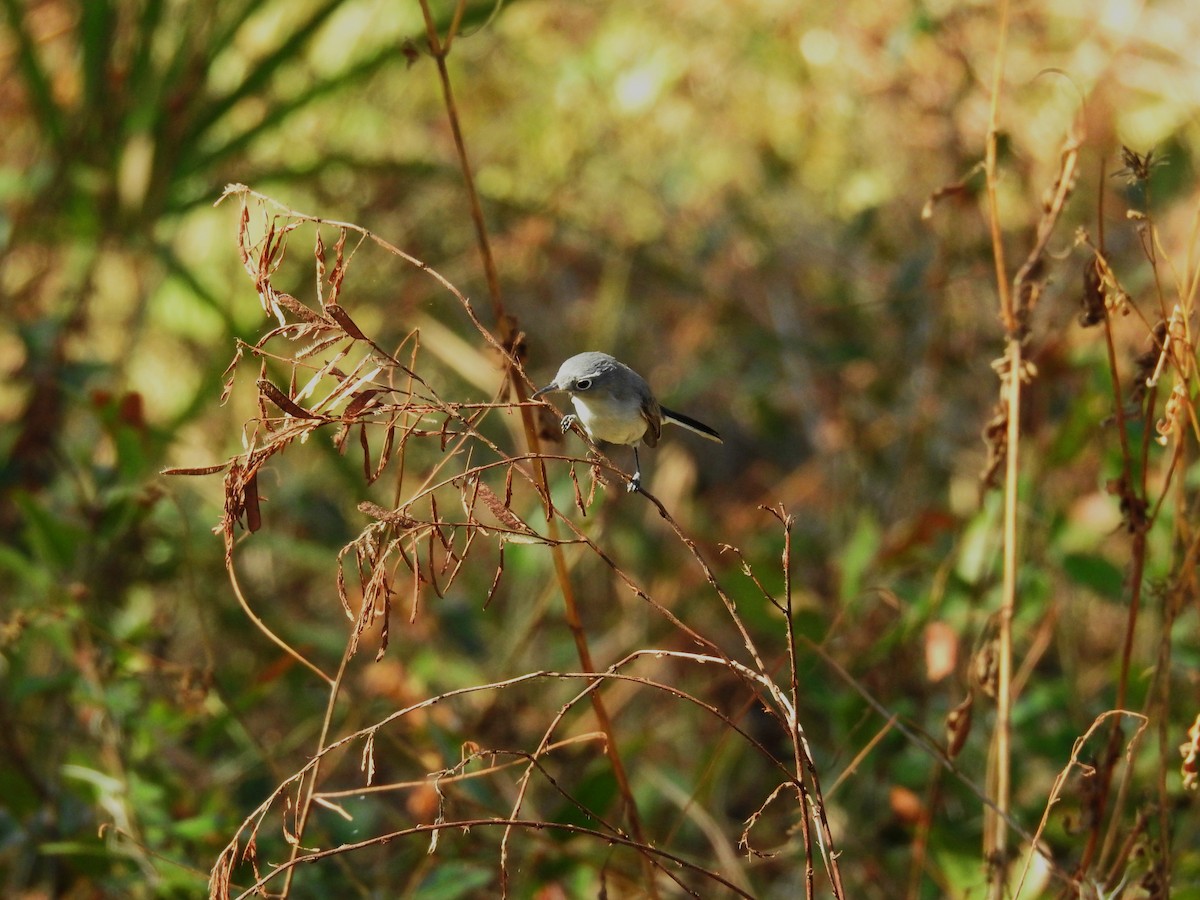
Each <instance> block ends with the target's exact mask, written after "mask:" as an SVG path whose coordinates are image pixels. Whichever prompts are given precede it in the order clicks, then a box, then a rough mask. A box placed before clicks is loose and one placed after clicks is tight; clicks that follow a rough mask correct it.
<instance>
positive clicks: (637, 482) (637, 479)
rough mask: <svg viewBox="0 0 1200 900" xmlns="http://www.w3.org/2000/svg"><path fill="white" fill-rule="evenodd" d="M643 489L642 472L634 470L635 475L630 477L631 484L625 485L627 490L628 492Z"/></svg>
mask: <svg viewBox="0 0 1200 900" xmlns="http://www.w3.org/2000/svg"><path fill="white" fill-rule="evenodd" d="M641 490H642V473H641V472H634V473H633V477H632V478H630V479H629V484H627V485H625V492H626V493H628V494H632V493H635V492H636V493H641Z"/></svg>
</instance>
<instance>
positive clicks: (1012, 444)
mask: <svg viewBox="0 0 1200 900" xmlns="http://www.w3.org/2000/svg"><path fill="white" fill-rule="evenodd" d="M1008 14H1009V8H1008V0H1001V3H1000V27H999V34H998V36H997V39H996V59H995V63H994V66H993V69H992V97H991V105H990V109H989V113H988V134H987V160H986V166H985V174H986V178H987V199H988V224H989V227H990V229H991V237H992V258H993V261H994V263H995V268H996V290H997V291H998V293H999V298H1000V317H1001V321H1002V322H1003V323H1004V329H1005V332H1006V334H1007V335H1008V347H1007V351H1006V354H1005V358H1006V370H1005V375H1006V377H1007V379H1008V380H1007V383H1006V384H1005V387H1004V395H1005V401H1006V405H1007V415H1008V428H1007V436H1006V452H1007V457H1006V470H1005V481H1004V581H1003V595H1002V597H1001V600H1000V615H999V623H998V624H999V634H998V646H997V654H998V656H999V660H998V667H999V671H998V684H997V690H996V730H995V734H994V736H993V743H992V774H993V777H992V779H991V780H990V782H989V785H988V787H989V792H990V793H991V795H992V800H993V802H994V804H995V807H994V809H993V808H992V807H988V808H987V809H986V810H985V811H984V855H985V858H986V859H987V860H988V862H989V865H988V867H987V871H988V878H989V881H990V884H989V896H990V897H992V898H993V900H1001V898H1002V897H1003V896H1004V884H1005V880H1006V879H1005V874H1006V870H1007V866H1006V860H1005V856H1006V849H1007V831H1006V826H1005V820H1006V819H1007V818H1008V811H1009V791H1010V759H1009V753H1010V748H1009V738H1010V727H1011V715H1012V698H1011V696H1010V690H1011V687H1012V619H1013V610H1014V608H1015V606H1016V592H1017V546H1016V542H1017V487H1018V485H1017V479H1018V476H1019V475H1020V467H1019V460H1020V456H1019V454H1018V448H1019V446H1020V439H1021V427H1020V423H1021V367H1022V362H1023V360H1022V355H1021V336H1020V327H1019V323H1018V322H1017V316H1016V313H1015V311H1014V309H1013V297H1012V292H1011V291H1010V290H1009V285H1008V274H1007V271H1008V267H1007V264H1006V263H1005V259H1004V241H1003V236H1002V234H1001V230H1000V211H999V206H998V203H997V199H996V179H997V177H998V175H997V171H996V133H997V128H998V120H999V109H1000V94H1001V91H1002V89H1003V84H1004V63H1005V57H1006V55H1007V44H1008Z"/></svg>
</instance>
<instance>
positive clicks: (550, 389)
mask: <svg viewBox="0 0 1200 900" xmlns="http://www.w3.org/2000/svg"><path fill="white" fill-rule="evenodd" d="M561 390H562V388H560V387H559V386H558V382H556V381H552V382H550V383H549V384H548V385H546V386H545V387H544V388H540V389H538V390H536V391H534V392H533V396H532V397H530V398H529V399H530V400H536V399H537V398H538V397H540V396H542V395H543V394H553V393H554V392H555V391H561Z"/></svg>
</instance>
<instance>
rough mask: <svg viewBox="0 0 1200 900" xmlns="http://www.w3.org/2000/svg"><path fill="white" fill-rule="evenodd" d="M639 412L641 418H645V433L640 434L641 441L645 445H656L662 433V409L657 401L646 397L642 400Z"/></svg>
mask: <svg viewBox="0 0 1200 900" xmlns="http://www.w3.org/2000/svg"><path fill="white" fill-rule="evenodd" d="M641 413H642V418H643V419H645V420H646V433H645V434H643V435H642V443H644V444H645V445H646V446H647V447H656V446H658V439H659V437H660V436H661V435H662V410H661V409H660V408H659V405H658V401H657V400H655V399H654V398H653V397H647V398H646V399H645V400H643V401H642V409H641Z"/></svg>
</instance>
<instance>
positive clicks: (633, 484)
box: [625, 444, 642, 494]
mask: <svg viewBox="0 0 1200 900" xmlns="http://www.w3.org/2000/svg"><path fill="white" fill-rule="evenodd" d="M641 489H642V461H641V460H640V459H638V452H637V444H634V445H633V478H631V479H629V484H628V485H626V486H625V490H626V492H627V493H630V494H632V493H633V492H634V491H641Z"/></svg>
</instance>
